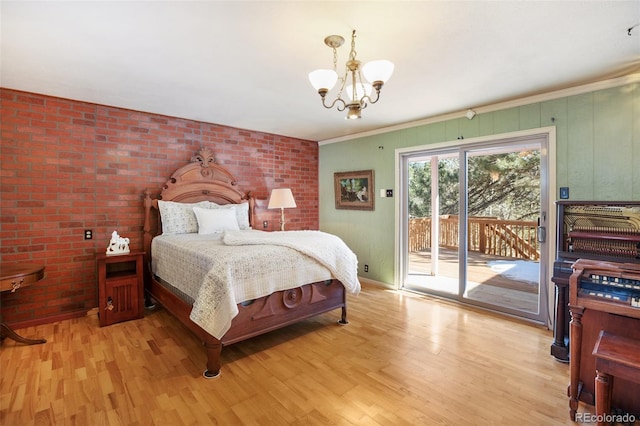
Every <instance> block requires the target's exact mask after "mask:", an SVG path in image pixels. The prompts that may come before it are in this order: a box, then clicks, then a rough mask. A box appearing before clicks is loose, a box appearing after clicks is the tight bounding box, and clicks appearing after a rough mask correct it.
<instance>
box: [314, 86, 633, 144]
mask: <svg viewBox="0 0 640 426" xmlns="http://www.w3.org/2000/svg"><path fill="white" fill-rule="evenodd" d="M638 82H640V73H635V74H629V75H625V76H623V77H617V78H612V79H608V80H602V81H597V82H594V83H588V84H583V85H580V86H575V87H569V88H566V89H560V90H554V91H552V92H546V93H541V94H537V95H532V96H527V97H524V98H518V99H513V100H509V101H504V102H498V103H495V104H491V105H485V106H482V107H477V108H476V107H473V110H474V111H475V112H476V114H483V113H487V112H493V111H499V110H503V109H508V108H514V107H519V106H523V105H529V104H534V103H537V102H545V101H550V100H553V99H558V98H564V97H568V96H575V95H581V94H583V93H589V92H595V91H598V90H604V89H610V88H613V87H619V86H624V85H627V84H632V83H638ZM468 109H469V108H465V109H464V110H462V111H455V112H451V113H448V114H442V115H437V116H434V117H429V118H425V119H422V120H417V121H410V122H407V123H402V124H398V125H395V126H389V127H382V128H380V129H376V130H371V131H368V132H361V133H355V134H353V135H349V136H341V137H339V138H332V139H325V140H322V141H318V145H328V144H331V143H337V142H345V141H348V140H352V139H359V138H364V137H368V136H375V135H380V134H383V133H389V132H394V131H397V130H404V129H410V128H412V127H417V126H424V125H426V124H433V123H439V122H442V121H447V120H455V119H457V118H463V117H465V114H466V113H467V110H468Z"/></svg>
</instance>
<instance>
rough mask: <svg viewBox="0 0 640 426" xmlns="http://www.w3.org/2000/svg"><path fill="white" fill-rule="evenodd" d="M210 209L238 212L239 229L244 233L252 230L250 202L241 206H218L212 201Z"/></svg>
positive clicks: (245, 202)
mask: <svg viewBox="0 0 640 426" xmlns="http://www.w3.org/2000/svg"><path fill="white" fill-rule="evenodd" d="M209 207H210V208H212V209H229V210H234V211H235V212H236V217H237V219H238V227H239V228H240V229H242V230H243V231H244V230H247V229H251V225H249V202H248V201H243V202H242V203H240V204H222V205H221V204H216V203H214V202H212V201H210V202H209Z"/></svg>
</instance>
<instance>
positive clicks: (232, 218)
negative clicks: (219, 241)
mask: <svg viewBox="0 0 640 426" xmlns="http://www.w3.org/2000/svg"><path fill="white" fill-rule="evenodd" d="M193 212H194V213H195V215H196V218H197V220H198V234H200V235H202V234H217V233H219V232H224V231H227V230H228V231H239V230H240V228H239V227H238V219H237V217H236V212H235V210H233V209H203V208H201V207H194V208H193Z"/></svg>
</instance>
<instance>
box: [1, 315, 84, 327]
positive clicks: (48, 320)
mask: <svg viewBox="0 0 640 426" xmlns="http://www.w3.org/2000/svg"><path fill="white" fill-rule="evenodd" d="M85 315H87V311H86V310H82V311H73V312H65V313H64V314H58V315H53V316H50V317H43V318H36V319H32V320H27V321H17V322H12V323H11V328H13V329H14V330H19V329H21V328H28V327H36V326H38V325H44V324H51V323H52V322H58V321H64V320H68V319H72V318H80V317H84V316H85Z"/></svg>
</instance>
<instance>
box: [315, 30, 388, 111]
mask: <svg viewBox="0 0 640 426" xmlns="http://www.w3.org/2000/svg"><path fill="white" fill-rule="evenodd" d="M343 43H344V38H343V37H342V36H339V35H330V36H328V37H326V38H325V39H324V44H326V45H327V46H329V47H330V48H331V49H333V69H332V70H327V69H320V70H315V71H313V72H310V73H309V81H311V85H312V86H313V87H314V88H315V89H316V90H317V91H318V94H320V97H321V98H322V105H323V106H324V107H325V108H327V109H331V108H333V107H334V106H335V107H336V108H337V109H338V111H344V110H347V117H346V118H347V119H349V120H353V119H358V118H360V112H361V111H362V110H363V109H365V108H366V107H367V105H368V104H375V103H376V102H378V99H380V89H382V86H383V85H384V83H385V82H386V81H387V80H389V77H391V73H392V72H393V63H391V62H389V61H387V60H384V59H381V60H377V61H371V62H367V63H366V64H364V66H361V63H360V61H359V60H357V59H356V55H357V52H356V30H353V33H352V34H351V51H350V52H349V60H347V63H346V67H345V70H344V74H343V75H342V77H340V76H339V75H338V71H337V68H338V52H337V50H336V49H337V48H338V47H340V46H342V44H343ZM363 74H364V79H363V78H362V75H363ZM365 79H366V80H365ZM338 80H339V81H340V89H339V90H338V96H337V97H336V99H334V100H333V102H331V104H327V102H326V95H327V93H328V92H329V90H331V89H332V88H333V86H335V85H336V83H337V82H338ZM373 89H375V91H376V93H375V99H374V98H372V97H371V95H372V92H373ZM343 93H346V95H347V98H348V100H345V99H344V98H343Z"/></svg>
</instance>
